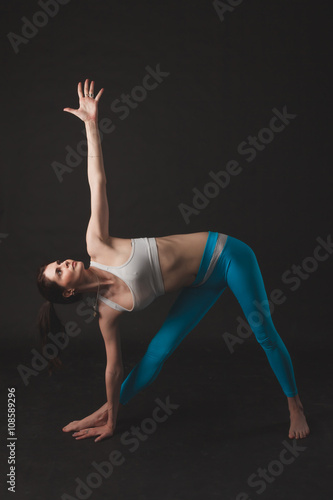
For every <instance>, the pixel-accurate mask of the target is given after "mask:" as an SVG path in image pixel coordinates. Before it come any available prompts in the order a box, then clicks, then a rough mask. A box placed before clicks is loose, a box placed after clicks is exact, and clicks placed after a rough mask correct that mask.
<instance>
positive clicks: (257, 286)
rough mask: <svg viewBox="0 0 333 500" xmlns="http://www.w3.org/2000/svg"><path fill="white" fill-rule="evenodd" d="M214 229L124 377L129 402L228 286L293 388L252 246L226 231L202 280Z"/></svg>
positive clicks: (123, 395) (281, 378)
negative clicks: (190, 276)
mask: <svg viewBox="0 0 333 500" xmlns="http://www.w3.org/2000/svg"><path fill="white" fill-rule="evenodd" d="M218 234H219V233H217V232H211V231H209V236H208V239H207V242H206V246H205V250H204V253H203V256H202V259H201V263H200V267H199V271H198V274H197V277H196V279H195V281H194V282H193V283H192V284H191V285H190V286H188V287H185V288H183V289H182V290H181V292H180V294H179V295H178V297H177V299H176V300H175V302H174V303H173V305H172V307H171V309H170V311H169V313H168V315H167V317H166V319H165V321H164V323H163V325H162V326H161V328H160V329H159V331H158V332H157V334H156V335H155V336H154V338H153V339H152V340H151V342H150V344H149V346H148V348H147V351H146V353H145V355H144V356H143V358H142V359H141V361H140V362H139V363H138V364H137V365H136V366H135V367H134V368H133V370H132V371H131V372H130V373H129V375H128V376H127V378H126V379H125V380H124V382H123V383H122V386H121V392H120V403H121V404H123V405H124V404H126V403H128V401H130V399H132V398H133V396H135V395H136V394H137V393H138V392H140V391H141V390H142V389H144V388H145V387H147V386H148V385H149V384H151V383H152V382H153V381H154V380H155V379H156V377H157V375H158V374H159V372H160V371H161V368H162V366H163V363H164V362H165V361H166V359H167V358H168V357H169V356H170V355H171V354H172V353H173V351H174V350H175V349H176V348H177V346H178V345H179V344H180V343H181V341H182V340H183V339H184V338H185V337H186V335H187V334H188V333H189V332H190V331H191V330H192V329H193V328H194V327H195V326H196V325H197V324H198V323H199V321H200V320H201V319H202V318H203V316H204V315H205V314H206V313H207V311H208V310H209V309H210V308H211V307H212V306H213V304H214V303H215V302H216V301H217V299H218V298H219V297H220V295H221V294H222V292H223V291H224V290H225V289H226V287H227V286H229V288H230V289H231V291H232V292H233V294H234V295H235V297H236V299H237V300H238V302H239V304H240V306H241V308H242V310H243V312H244V314H245V317H246V319H247V321H248V323H249V325H250V327H251V329H252V331H253V333H254V335H255V337H256V339H257V341H258V342H259V344H260V345H261V347H262V348H263V349H264V351H265V353H266V356H267V358H268V361H269V363H270V365H271V368H272V370H273V372H274V373H275V376H276V378H277V380H278V382H279V383H280V385H281V387H282V390H283V392H284V393H285V395H286V396H288V397H293V396H295V395H296V394H297V392H298V391H297V388H296V382H295V376H294V370H293V366H292V362H291V359H290V355H289V353H288V351H287V348H286V346H285V345H284V343H283V341H282V339H281V338H280V336H279V334H278V332H277V331H276V329H275V327H274V324H273V321H272V318H271V315H270V312H269V305H268V299H267V295H266V291H265V286H264V282H263V278H262V275H261V272H260V268H259V265H258V262H257V259H256V256H255V253H254V252H253V250H252V249H251V248H250V247H249V246H248V245H247V244H246V243H243V242H242V241H240V240H238V239H237V238H234V237H232V236H227V239H226V242H225V244H224V246H223V249H222V252H221V253H220V255H219V257H218V259H217V262H216V264H215V267H214V268H213V271H212V272H211V274H210V276H209V278H208V279H206V281H205V282H203V284H200V283H201V281H202V280H203V277H204V276H205V273H206V271H207V268H208V266H209V263H210V261H211V257H212V255H213V251H214V248H215V246H216V241H217V238H218ZM198 284H199V285H198ZM258 303H259V304H261V312H260V318H261V321H258V317H259V316H258V311H259V310H258V308H257V307H256V304H258ZM262 311H264V314H263V313H262Z"/></svg>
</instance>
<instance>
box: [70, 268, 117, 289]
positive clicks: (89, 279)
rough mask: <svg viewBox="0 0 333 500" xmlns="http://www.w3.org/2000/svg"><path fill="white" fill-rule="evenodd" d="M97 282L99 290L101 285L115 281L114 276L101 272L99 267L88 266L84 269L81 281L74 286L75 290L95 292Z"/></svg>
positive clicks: (107, 284)
mask: <svg viewBox="0 0 333 500" xmlns="http://www.w3.org/2000/svg"><path fill="white" fill-rule="evenodd" d="M98 283H99V287H100V290H101V288H102V287H105V286H109V285H113V284H114V283H115V279H114V277H113V276H112V275H111V274H110V273H108V276H106V275H105V274H103V271H102V272H101V271H100V270H99V269H95V268H94V269H91V267H88V268H87V269H85V272H84V276H83V280H82V283H80V286H79V287H77V288H76V290H77V292H79V293H82V292H97V290H98Z"/></svg>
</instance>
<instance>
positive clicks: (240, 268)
mask: <svg viewBox="0 0 333 500" xmlns="http://www.w3.org/2000/svg"><path fill="white" fill-rule="evenodd" d="M232 243H233V244H232V245H231V247H232V248H231V255H230V263H229V267H228V272H227V278H226V279H227V283H228V286H229V288H230V289H231V291H232V293H233V294H234V295H235V297H236V299H237V300H238V302H239V304H240V306H241V308H242V310H243V312H244V314H245V316H246V319H247V321H248V323H249V325H250V326H251V328H252V330H253V332H254V334H255V335H256V337H257V340H258V341H259V342H263V341H264V340H265V339H267V337H268V335H271V336H272V335H274V334H275V333H276V332H275V327H274V325H273V322H272V318H271V314H270V308H269V302H268V298H267V293H266V290H265V285H264V280H263V277H262V274H261V271H260V267H259V264H258V261H257V258H256V255H255V253H254V252H253V250H252V249H251V247H249V246H248V245H247V244H246V243H244V242H242V241H240V240H237V239H236V238H233V242H232Z"/></svg>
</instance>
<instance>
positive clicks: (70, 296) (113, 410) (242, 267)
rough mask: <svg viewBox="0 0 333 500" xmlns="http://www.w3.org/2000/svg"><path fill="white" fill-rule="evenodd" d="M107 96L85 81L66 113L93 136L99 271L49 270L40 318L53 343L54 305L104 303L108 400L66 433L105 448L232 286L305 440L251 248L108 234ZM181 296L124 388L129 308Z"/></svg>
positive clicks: (212, 237) (93, 245)
mask: <svg viewBox="0 0 333 500" xmlns="http://www.w3.org/2000/svg"><path fill="white" fill-rule="evenodd" d="M103 91H104V89H101V90H100V91H99V93H98V94H97V96H96V98H94V82H93V81H92V82H91V83H90V84H89V80H88V79H86V80H85V83H84V93H83V91H82V84H81V82H80V83H79V84H78V95H79V104H80V105H79V108H78V109H72V108H64V111H67V112H69V113H72V114H74V115H75V116H77V117H78V118H80V119H81V120H82V121H83V122H84V123H85V127H86V133H87V141H88V181H89V185H90V190H91V218H90V221H89V224H88V228H87V234H86V243H87V252H88V254H89V256H90V258H91V262H90V267H88V268H87V269H86V268H85V267H84V264H83V262H76V261H73V260H71V259H67V260H64V261H63V262H61V261H56V262H51V263H50V264H48V265H44V266H41V268H40V269H39V272H38V276H37V284H38V287H39V290H40V292H41V293H42V295H43V296H44V297H45V298H46V299H48V300H47V302H46V303H45V304H44V305H43V306H42V308H41V310H40V315H39V325H40V331H41V333H42V335H43V336H44V338H46V335H47V333H48V331H49V329H52V328H53V325H54V324H55V322H56V321H57V316H56V314H55V311H54V308H53V303H70V302H73V301H76V300H80V298H81V294H82V293H86V292H96V301H95V306H94V309H95V312H96V313H97V306H98V317H99V326H100V329H101V332H102V335H103V338H104V342H105V349H106V355H107V364H106V370H105V384H106V394H107V402H106V403H105V405H103V406H102V407H101V408H100V409H99V410H97V411H96V412H94V413H93V414H92V415H89V416H88V417H86V418H84V419H83V420H80V421H74V422H71V423H69V424H68V425H67V426H65V427H64V428H63V431H64V432H72V431H75V432H74V433H73V436H74V437H75V439H85V438H87V437H95V441H96V442H97V441H100V440H102V439H104V438H106V437H109V436H112V435H113V433H114V429H115V426H116V420H117V413H118V409H119V405H120V404H122V405H125V404H126V403H127V402H128V401H129V400H130V399H132V398H133V396H135V394H137V393H138V392H139V391H141V390H142V389H143V388H145V387H147V386H148V385H149V384H150V383H152V382H153V380H155V378H156V377H157V375H158V373H159V372H160V370H161V368H162V365H163V363H164V362H165V360H166V359H167V358H168V356H170V355H171V353H172V352H173V351H174V350H175V349H176V347H177V346H178V345H179V344H180V342H181V341H182V340H183V339H184V337H185V336H186V335H187V334H188V333H189V332H190V331H191V330H192V329H193V328H194V327H195V326H196V325H197V324H198V322H199V321H200V320H201V319H202V317H203V316H204V315H205V314H206V313H207V311H208V310H209V309H210V307H211V306H212V305H213V304H214V303H215V302H216V300H217V299H218V298H219V296H220V295H221V294H222V292H223V291H224V290H225V289H226V287H227V286H229V287H230V289H231V291H232V292H233V293H234V295H235V296H236V298H237V300H238V301H239V303H240V305H241V307H242V309H243V312H244V314H245V316H246V318H247V321H248V322H249V324H250V326H251V328H252V330H253V332H254V334H255V336H256V339H257V340H258V342H259V343H260V345H261V346H262V348H263V349H264V351H265V353H266V356H267V358H268V361H269V363H270V365H271V367H272V369H273V371H274V373H275V375H276V377H277V379H278V381H279V383H280V385H281V387H282V390H283V391H284V393H285V395H286V396H287V400H288V406H289V411H290V429H289V437H290V438H294V437H295V438H296V439H298V438H304V437H306V436H307V435H308V434H309V428H308V425H307V422H306V419H305V416H304V412H303V406H302V404H301V401H300V399H299V395H298V391H297V388H296V382H295V377H294V371H293V367H292V363H291V359H290V356H289V353H288V351H287V349H286V347H285V345H284V343H283V342H282V340H281V338H280V337H279V335H278V333H277V331H276V329H275V327H274V325H273V322H272V319H271V316H270V312H269V306H267V307H266V314H261V318H262V319H261V320H260V321H259V323H258V310H257V309H256V306H255V304H261V308H262V307H264V306H263V304H264V303H265V304H268V302H267V295H266V292H265V287H264V283H263V279H262V276H261V273H260V269H259V266H258V263H257V259H256V257H255V254H254V252H253V251H252V249H251V248H250V247H249V246H248V245H246V244H245V243H243V242H241V241H240V240H238V239H236V238H233V237H232V236H227V235H225V234H222V233H217V232H211V231H205V232H199V233H192V234H176V235H172V236H165V237H159V238H135V239H124V238H117V237H113V236H110V235H109V207H108V201H107V196H106V176H105V171H104V165H103V156H102V148H101V142H100V137H99V131H98V102H99V100H100V98H101V96H102V93H103ZM177 290H180V293H179V296H178V297H177V299H176V301H175V302H174V304H173V305H172V307H171V309H170V312H169V314H168V316H167V318H166V320H165V322H164V323H163V325H162V327H161V328H160V330H159V331H158V333H157V334H156V335H155V337H154V338H153V339H152V341H151V342H150V344H149V346H148V349H147V351H146V353H145V355H144V356H143V358H142V360H141V361H140V363H138V364H137V365H136V366H135V367H134V368H133V370H132V371H131V373H130V374H129V375H128V377H127V378H126V380H125V381H124V382H122V379H123V366H122V359H121V350H120V340H119V328H118V326H119V317H120V316H121V314H122V313H123V312H125V311H133V310H140V309H143V308H144V307H147V306H148V305H149V304H150V303H151V302H152V301H153V300H154V299H155V298H156V297H157V296H159V295H162V294H164V293H167V292H173V291H177ZM256 314H257V315H256ZM58 321H59V320H58Z"/></svg>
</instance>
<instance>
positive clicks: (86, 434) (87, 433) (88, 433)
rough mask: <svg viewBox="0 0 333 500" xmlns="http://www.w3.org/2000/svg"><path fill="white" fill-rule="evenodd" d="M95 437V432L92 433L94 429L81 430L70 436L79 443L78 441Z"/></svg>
mask: <svg viewBox="0 0 333 500" xmlns="http://www.w3.org/2000/svg"><path fill="white" fill-rule="evenodd" d="M95 435H96V431H94V429H82V430H81V431H77V432H74V434H72V436H73V437H75V439H76V440H77V441H79V440H80V439H87V438H91V437H93V436H95Z"/></svg>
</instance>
